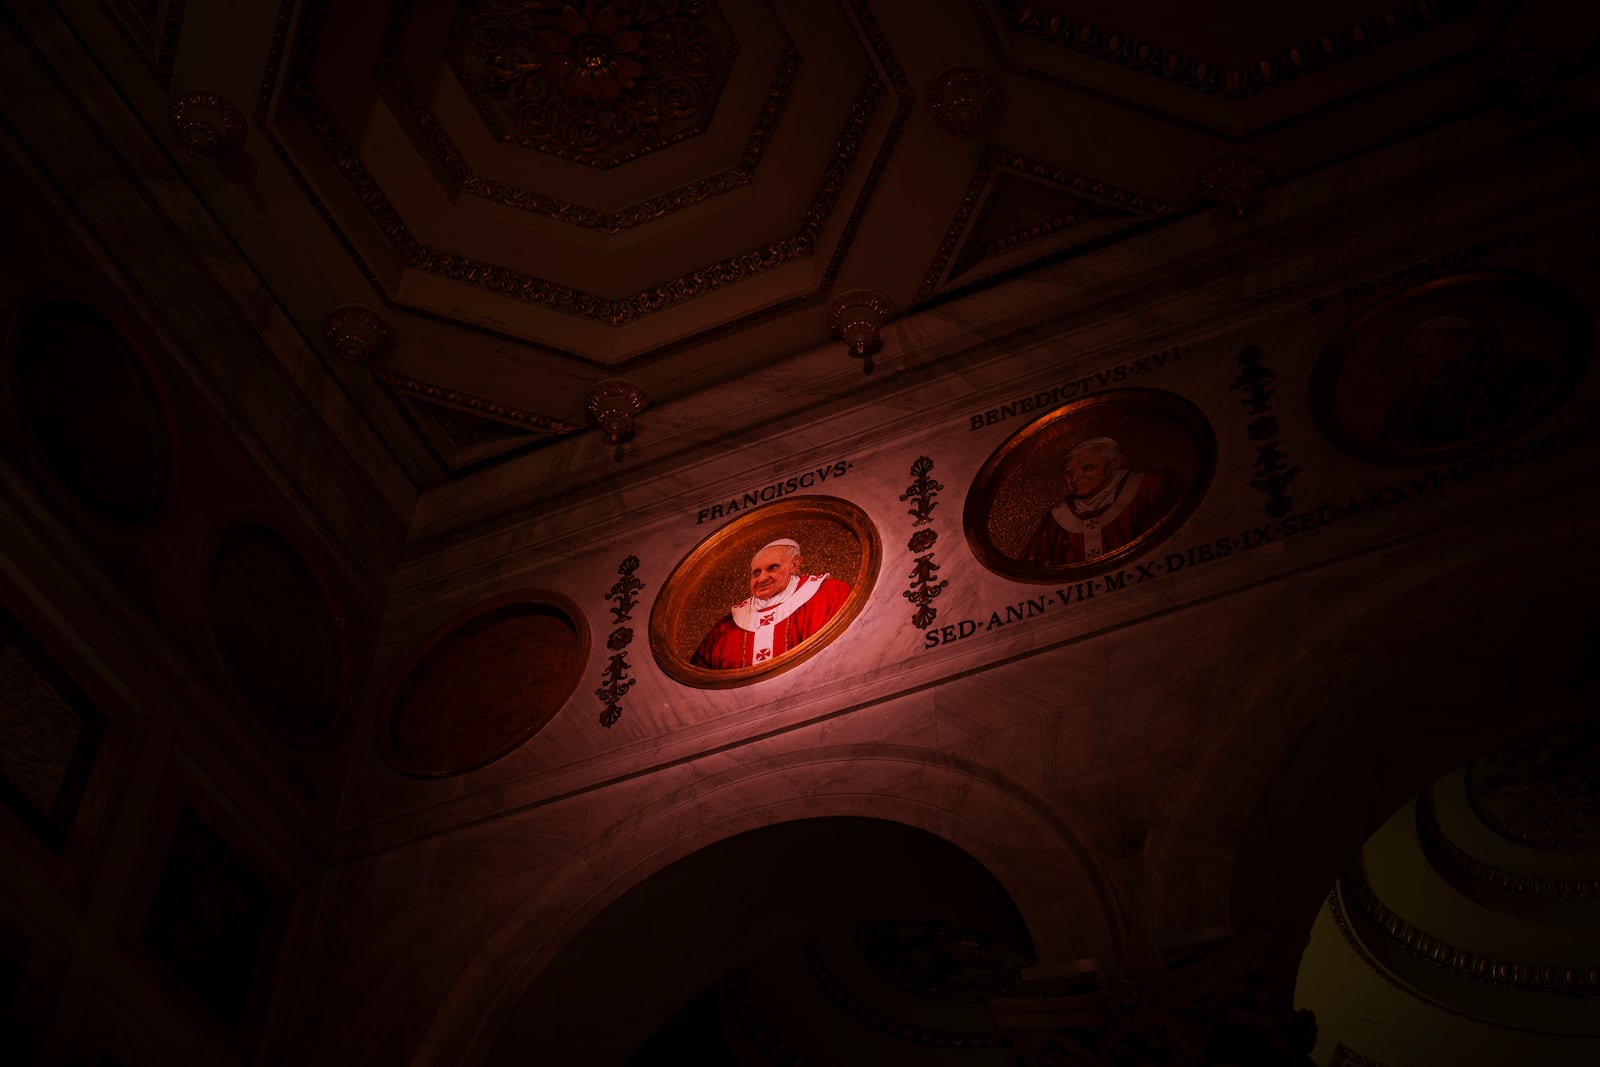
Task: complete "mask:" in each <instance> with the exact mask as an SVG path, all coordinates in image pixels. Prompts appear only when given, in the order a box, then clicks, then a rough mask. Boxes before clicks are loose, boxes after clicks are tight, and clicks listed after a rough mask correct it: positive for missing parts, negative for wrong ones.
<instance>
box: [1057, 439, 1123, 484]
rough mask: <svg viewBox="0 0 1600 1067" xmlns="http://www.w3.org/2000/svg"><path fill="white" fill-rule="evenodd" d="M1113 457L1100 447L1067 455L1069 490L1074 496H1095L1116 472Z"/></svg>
mask: <svg viewBox="0 0 1600 1067" xmlns="http://www.w3.org/2000/svg"><path fill="white" fill-rule="evenodd" d="M1116 470H1117V467H1116V464H1115V463H1114V462H1113V461H1112V459H1111V457H1110V456H1109V455H1108V454H1107V453H1105V452H1103V451H1101V450H1100V449H1098V448H1085V449H1082V450H1081V451H1078V452H1074V453H1072V455H1070V456H1068V457H1067V491H1068V492H1070V493H1071V494H1072V495H1073V496H1093V495H1094V494H1095V493H1098V492H1099V491H1100V490H1101V489H1102V488H1103V487H1104V486H1105V484H1106V482H1108V481H1110V480H1111V476H1112V475H1113V474H1115V473H1116Z"/></svg>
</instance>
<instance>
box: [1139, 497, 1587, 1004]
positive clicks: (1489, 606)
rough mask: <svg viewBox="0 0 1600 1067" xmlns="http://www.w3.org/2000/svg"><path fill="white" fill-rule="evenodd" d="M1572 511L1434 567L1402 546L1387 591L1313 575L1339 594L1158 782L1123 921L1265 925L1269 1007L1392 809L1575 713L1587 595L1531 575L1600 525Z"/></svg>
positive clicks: (1580, 704)
mask: <svg viewBox="0 0 1600 1067" xmlns="http://www.w3.org/2000/svg"><path fill="white" fill-rule="evenodd" d="M1573 510H1574V511H1576V510H1578V509H1573ZM1586 510H1588V511H1590V512H1591V514H1588V515H1586V516H1582V517H1581V518H1580V517H1579V516H1577V515H1569V519H1570V521H1568V522H1566V523H1563V524H1561V525H1560V526H1559V528H1557V529H1555V530H1553V531H1534V530H1529V531H1528V532H1529V534H1530V537H1529V539H1528V540H1527V541H1524V542H1523V543H1521V544H1519V545H1518V546H1517V547H1516V548H1515V549H1514V550H1513V549H1509V548H1507V547H1506V546H1505V545H1504V544H1503V543H1490V542H1480V543H1477V544H1476V545H1473V544H1471V543H1467V544H1463V543H1462V542H1461V541H1459V540H1458V541H1455V542H1453V543H1451V544H1450V547H1449V551H1450V553H1451V557H1452V562H1451V565H1450V566H1449V567H1448V568H1440V567H1439V566H1438V562H1437V561H1438V555H1439V547H1438V545H1437V544H1436V543H1431V542H1430V541H1419V542H1417V543H1414V544H1410V545H1407V546H1404V547H1402V548H1399V549H1395V550H1392V551H1391V552H1389V553H1387V554H1386V555H1387V558H1386V559H1385V561H1384V562H1387V563H1389V564H1391V565H1392V566H1393V567H1394V568H1395V569H1394V570H1393V571H1392V572H1390V577H1389V578H1388V580H1386V581H1381V582H1374V581H1370V580H1368V581H1366V582H1363V583H1355V582H1346V583H1345V584H1344V585H1343V586H1342V587H1341V586H1340V584H1339V582H1338V581H1329V582H1325V583H1320V584H1319V585H1318V588H1319V589H1320V590H1322V591H1323V592H1324V593H1325V594H1326V593H1331V591H1333V590H1339V592H1338V593H1337V594H1336V595H1329V596H1328V600H1327V604H1326V608H1325V610H1323V611H1322V613H1321V615H1320V616H1319V618H1318V620H1317V622H1316V623H1315V624H1314V625H1313V626H1310V627H1308V628H1306V630H1304V631H1303V632H1301V633H1300V634H1299V635H1298V637H1297V639H1296V640H1295V643H1294V645H1293V648H1292V652H1291V654H1287V655H1285V656H1283V657H1282V658H1281V659H1277V660H1274V661H1270V662H1261V663H1259V664H1258V665H1257V667H1256V669H1255V670H1254V671H1252V672H1251V673H1250V674H1249V675H1248V676H1247V677H1245V678H1243V679H1241V681H1240V685H1239V687H1238V690H1237V694H1236V696H1237V699H1236V703H1237V706H1238V708H1239V711H1238V713H1237V714H1234V715H1232V716H1229V717H1227V718H1225V719H1224V718H1220V717H1219V718H1217V719H1214V720H1213V721H1212V722H1210V723H1208V724H1207V728H1206V730H1205V732H1204V734H1203V735H1202V736H1201V738H1199V740H1198V741H1197V745H1196V750H1197V753H1198V757H1197V759H1196V761H1195V763H1194V765H1193V767H1192V768H1191V769H1189V770H1188V771H1187V772H1186V773H1184V774H1182V775H1181V776H1180V777H1179V778H1178V779H1177V780H1176V781H1175V782H1174V783H1173V785H1172V786H1171V788H1170V789H1169V791H1168V793H1167V796H1166V801H1165V803H1164V804H1163V805H1162V810H1163V811H1164V812H1166V813H1167V814H1166V816H1165V817H1164V818H1163V819H1161V820H1158V823H1157V825H1156V826H1155V827H1153V829H1152V834H1151V839H1150V847H1149V850H1148V857H1149V859H1148V863H1147V866H1146V871H1145V878H1146V886H1147V892H1146V893H1145V894H1144V900H1145V907H1144V908H1143V910H1142V913H1141V917H1140V919H1141V921H1140V922H1139V924H1138V926H1139V928H1140V929H1141V930H1143V931H1146V932H1147V933H1148V934H1150V935H1151V936H1159V932H1161V931H1163V930H1176V929H1191V928H1198V927H1205V926H1230V925H1231V926H1232V927H1234V928H1236V929H1241V930H1242V929H1261V930H1265V931H1266V932H1267V933H1268V934H1269V935H1270V936H1271V942H1270V944H1269V946H1268V955H1269V962H1270V965H1271V967H1272V975H1273V978H1274V980H1275V992H1276V993H1277V994H1278V995H1279V996H1281V997H1284V998H1285V999H1287V997H1288V995H1289V994H1290V992H1292V985H1293V981H1294V975H1295V970H1296V967H1297V964H1298V961H1299V958H1300V954H1301V952H1302V951H1303V949H1304V946H1305V944H1306V941H1307V939H1308V938H1309V936H1310V930H1311V925H1312V923H1313V921H1314V920H1315V917H1316V914H1317V910H1318V908H1319V907H1320V905H1321V902H1322V900H1323V898H1324V897H1325V896H1326V895H1327V891H1328V888H1329V886H1331V885H1332V884H1333V881H1334V879H1335V878H1336V877H1337V876H1338V874H1339V873H1340V872H1341V871H1342V870H1343V869H1344V868H1345V867H1346V866H1348V864H1349V863H1350V862H1351V861H1352V859H1353V858H1354V857H1355V856H1356V855H1357V853H1358V851H1359V849H1360V847H1361V843H1362V842H1363V841H1365V840H1366V839H1367V838H1368V837H1369V836H1370V835H1371V834H1372V833H1373V831H1374V830H1376V828H1377V827H1378V826H1379V825H1381V824H1382V823H1383V821H1384V820H1385V819H1387V818H1388V817H1389V816H1390V815H1391V814H1392V813H1393V812H1394V810H1395V809H1396V808H1398V807H1399V806H1400V805H1401V804H1402V803H1404V802H1405V801H1406V800H1408V799H1409V798H1410V797H1412V796H1414V795H1415V794H1416V793H1417V792H1418V791H1419V790H1420V789H1422V788H1423V787H1425V786H1426V785H1427V784H1429V783H1430V782H1432V781H1433V780H1435V779H1436V778H1438V777H1439V776H1440V775H1443V774H1445V773H1447V772H1448V771H1449V770H1450V769H1452V768H1453V767H1455V766H1458V765H1460V764H1461V763H1462V762H1464V761H1465V760H1466V759H1468V758H1469V757H1471V756H1472V755H1473V754H1475V753H1477V752H1480V751H1483V750H1486V749H1489V748H1493V747H1496V746H1498V745H1501V744H1504V743H1506V742H1507V741H1509V740H1511V739H1513V738H1515V737H1517V736H1519V735H1521V734H1524V733H1528V732H1532V731H1537V730H1539V729H1544V728H1548V727H1549V726H1551V725H1554V724H1556V723H1559V722H1563V721H1568V720H1571V719H1574V718H1577V717H1581V716H1583V715H1586V714H1590V710H1589V709H1590V707H1591V706H1592V701H1593V695H1592V693H1590V694H1589V695H1588V696H1587V698H1586V697H1585V696H1584V692H1583V691H1584V689H1585V687H1586V686H1588V687H1591V688H1592V684H1593V681H1592V678H1586V677H1585V676H1583V675H1582V674H1581V672H1583V671H1584V670H1592V668H1591V667H1588V666H1587V664H1589V663H1590V662H1592V660H1593V659H1594V656H1595V649H1594V647H1593V646H1594V643H1595V639H1596V636H1595V631H1594V630H1593V623H1592V622H1591V623H1589V624H1587V627H1586V626H1585V625H1584V624H1581V623H1580V624H1576V625H1575V624H1574V623H1575V622H1576V620H1578V619H1580V618H1581V617H1582V615H1581V614H1580V613H1579V612H1578V611H1575V610H1573V609H1574V608H1575V607H1576V606H1578V605H1582V604H1586V603H1588V602H1591V601H1592V598H1593V596H1594V595H1595V594H1594V592H1592V591H1586V590H1585V589H1584V588H1583V586H1582V585H1581V584H1578V583H1574V582H1573V581H1572V579H1571V577H1570V576H1567V575H1563V576H1561V579H1562V581H1561V582H1560V583H1556V582H1551V581H1550V579H1551V578H1553V577H1556V576H1555V575H1551V574H1547V573H1546V572H1544V571H1543V569H1542V567H1541V565H1540V561H1550V560H1562V559H1581V558H1583V556H1584V555H1585V554H1586V553H1587V551H1588V550H1589V549H1590V548H1591V547H1592V545H1593V544H1594V540H1595V532H1594V531H1595V530H1596V527H1597V526H1600V523H1597V521H1596V516H1595V515H1593V514H1592V511H1593V509H1592V508H1589V509H1586ZM1361 566H1362V568H1363V571H1362V573H1363V574H1364V575H1365V576H1366V577H1367V578H1368V579H1370V578H1371V576H1372V575H1373V574H1375V573H1379V568H1378V565H1377V564H1376V563H1375V561H1371V560H1368V561H1365V562H1363V563H1362V564H1361ZM1587 582H1588V583H1589V584H1590V585H1595V584H1596V583H1595V579H1594V578H1593V577H1589V578H1588V579H1587ZM1201 871H1203V872H1204V874H1203V875H1200V876H1197V872H1201ZM1197 887H1202V888H1200V889H1197Z"/></svg>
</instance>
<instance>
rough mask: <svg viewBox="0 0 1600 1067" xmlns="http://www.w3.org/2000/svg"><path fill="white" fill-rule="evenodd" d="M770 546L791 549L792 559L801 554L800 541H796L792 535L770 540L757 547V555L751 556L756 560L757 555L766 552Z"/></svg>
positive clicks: (752, 559)
mask: <svg viewBox="0 0 1600 1067" xmlns="http://www.w3.org/2000/svg"><path fill="white" fill-rule="evenodd" d="M769 548H787V549H788V550H789V558H790V559H794V558H795V557H796V556H798V555H799V554H800V542H799V541H796V540H795V539H794V538H792V537H780V538H778V539H777V540H776V541H768V542H767V543H766V544H764V545H762V546H761V547H760V548H758V549H756V555H755V556H751V557H750V559H751V561H754V560H755V558H756V556H759V555H761V553H763V552H765V551H766V550H767V549H769Z"/></svg>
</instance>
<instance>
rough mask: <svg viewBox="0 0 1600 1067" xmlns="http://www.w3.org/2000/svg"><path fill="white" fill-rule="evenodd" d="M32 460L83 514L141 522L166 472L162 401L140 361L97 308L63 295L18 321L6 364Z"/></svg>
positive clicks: (160, 493)
mask: <svg viewBox="0 0 1600 1067" xmlns="http://www.w3.org/2000/svg"><path fill="white" fill-rule="evenodd" d="M11 372H12V375H13V381H14V385H15V395H16V397H17V402H18V406H19V409H20V410H19V414H20V415H21V417H22V422H23V425H24V426H25V427H26V429H27V431H28V435H29V437H30V438H31V441H32V445H33V450H34V452H35V453H36V455H37V456H38V458H39V461H40V462H41V463H42V464H43V466H44V467H45V468H46V469H47V470H48V471H49V472H50V474H51V475H52V476H54V478H55V479H56V481H58V482H59V483H60V484H61V485H63V486H64V487H65V488H66V489H67V490H68V491H69V492H70V493H71V494H72V495H73V497H75V498H76V499H77V501H78V502H79V503H80V504H81V505H82V507H83V508H85V509H86V510H87V511H89V512H90V513H91V514H93V515H95V516H98V517H99V518H102V519H105V520H107V521H110V522H115V523H132V522H138V521H139V520H141V519H145V518H148V517H149V516H150V515H152V514H153V513H154V512H155V511H156V509H157V508H159V507H160V506H161V502H162V500H163V499H164V498H165V496H166V492H167V486H168V483H169V481H170V479H171V473H172V442H171V435H170V433H169V431H168V419H167V410H166V405H165V404H164V403H163V402H162V399H161V394H160V391H159V389H158V387H157V385H156V382H155V380H154V379H153V378H152V377H151V375H150V371H149V370H148V369H147V368H146V366H145V363H144V360H143V359H142V358H141V357H140V356H139V354H138V353H137V352H136V351H135V350H134V348H133V346H132V345H130V344H129V343H128V341H127V339H126V338H124V337H123V335H122V333H121V331H119V330H118V329H117V328H116V326H114V325H112V323H111V322H110V320H108V319H107V318H106V317H105V316H104V315H102V314H101V313H100V312H98V311H96V310H95V309H94V308H92V307H90V306H89V305H87V304H84V303H82V302H80V301H77V300H71V299H56V300H50V301H47V302H45V303H42V304H40V305H39V306H38V307H36V308H34V309H33V310H32V311H31V312H29V313H28V314H27V315H26V316H25V317H24V318H23V319H22V320H21V321H20V322H19V323H18V327H17V332H16V351H15V357H14V361H13V366H12V368H11Z"/></svg>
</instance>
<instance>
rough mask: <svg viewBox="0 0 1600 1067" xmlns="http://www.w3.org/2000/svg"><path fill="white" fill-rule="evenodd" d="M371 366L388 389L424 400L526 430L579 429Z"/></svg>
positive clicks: (541, 431)
mask: <svg viewBox="0 0 1600 1067" xmlns="http://www.w3.org/2000/svg"><path fill="white" fill-rule="evenodd" d="M370 369H371V371H372V376H373V377H374V378H376V379H377V380H378V381H380V382H382V383H383V384H384V385H387V386H388V387H389V388H391V389H398V390H400V391H401V392H405V393H411V394H413V395H414V396H419V397H422V398H423V399H424V400H430V401H432V402H434V403H437V404H450V405H453V406H455V407H458V408H464V409H466V410H467V411H471V412H474V413H475V414H479V415H483V416H485V417H486V418H491V419H498V420H499V421H501V422H509V423H514V424H515V425H518V426H522V427H524V428H526V429H529V430H536V431H538V432H539V433H550V434H565V433H576V432H577V431H578V430H579V429H581V427H579V426H575V425H573V424H572V423H570V422H568V421H567V420H565V419H559V418H556V417H555V416H553V415H539V414H536V413H534V412H531V411H523V410H522V409H521V408H514V407H512V406H510V405H509V404H502V403H500V402H499V401H495V400H485V399H484V398H483V397H479V396H470V395H468V394H467V393H458V392H456V391H455V390H454V389H447V388H445V387H444V386H442V385H434V384H433V383H432V382H425V381H421V380H420V379H417V378H410V377H407V376H406V375H404V374H397V373H395V372H394V371H391V370H387V369H384V368H382V367H373V368H370Z"/></svg>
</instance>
